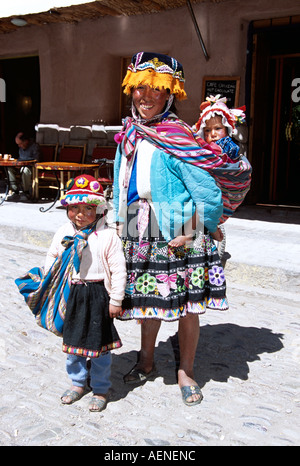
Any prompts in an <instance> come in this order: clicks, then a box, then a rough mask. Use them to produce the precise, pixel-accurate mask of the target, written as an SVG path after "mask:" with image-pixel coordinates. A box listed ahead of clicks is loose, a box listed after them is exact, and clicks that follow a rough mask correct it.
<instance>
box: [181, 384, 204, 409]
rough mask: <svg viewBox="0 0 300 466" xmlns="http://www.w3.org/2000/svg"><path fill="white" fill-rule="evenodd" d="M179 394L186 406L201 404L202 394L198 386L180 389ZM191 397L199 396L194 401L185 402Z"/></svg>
mask: <svg viewBox="0 0 300 466" xmlns="http://www.w3.org/2000/svg"><path fill="white" fill-rule="evenodd" d="M181 394H182V399H183V402H184V404H185V405H187V406H194V405H198V404H199V403H201V401H202V399H203V395H202V392H201V390H200V387H198V385H190V386H189V385H188V386H186V387H182V388H181ZM193 395H200V396H199V398H198V399H197V400H196V401H187V399H188V398H190V397H191V396H193Z"/></svg>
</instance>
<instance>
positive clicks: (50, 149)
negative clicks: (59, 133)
mask: <svg viewBox="0 0 300 466" xmlns="http://www.w3.org/2000/svg"><path fill="white" fill-rule="evenodd" d="M39 147H40V149H41V151H40V160H39V162H55V161H56V158H57V152H58V143H57V144H39Z"/></svg>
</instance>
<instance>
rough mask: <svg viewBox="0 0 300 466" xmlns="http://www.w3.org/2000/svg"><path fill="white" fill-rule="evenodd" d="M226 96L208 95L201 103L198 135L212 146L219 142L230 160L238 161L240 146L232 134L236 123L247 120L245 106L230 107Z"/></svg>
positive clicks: (197, 126)
mask: <svg viewBox="0 0 300 466" xmlns="http://www.w3.org/2000/svg"><path fill="white" fill-rule="evenodd" d="M226 102H227V99H226V97H223V98H221V96H220V95H219V94H218V95H216V96H212V95H211V96H210V97H207V98H206V100H205V102H202V104H201V105H200V111H201V113H200V117H199V120H198V121H197V123H196V124H195V127H194V129H195V130H196V133H197V136H200V137H201V138H202V139H204V140H205V142H207V143H208V144H211V145H212V147H213V145H214V144H217V145H218V146H219V147H220V148H221V150H222V153H223V154H227V156H228V158H229V160H228V162H237V161H238V160H239V158H240V154H239V151H240V148H239V146H238V145H237V144H236V143H235V142H234V141H233V139H232V135H233V133H234V131H235V129H236V124H237V123H239V124H242V123H244V122H245V118H246V117H245V113H244V110H245V107H241V108H234V109H230V108H228V107H227V105H226Z"/></svg>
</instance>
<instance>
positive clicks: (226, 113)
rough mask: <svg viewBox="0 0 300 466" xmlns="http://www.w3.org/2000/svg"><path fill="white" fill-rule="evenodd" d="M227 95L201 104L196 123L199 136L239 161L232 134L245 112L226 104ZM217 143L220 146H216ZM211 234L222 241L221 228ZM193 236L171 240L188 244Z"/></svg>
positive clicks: (173, 244) (174, 245) (175, 244)
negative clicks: (230, 107)
mask: <svg viewBox="0 0 300 466" xmlns="http://www.w3.org/2000/svg"><path fill="white" fill-rule="evenodd" d="M226 102H227V99H226V97H223V98H221V96H220V95H216V96H210V97H207V98H206V101H205V102H202V104H201V105H200V110H201V113H200V118H199V120H198V121H197V123H196V124H195V127H194V129H195V130H196V133H197V136H200V137H201V138H202V139H204V141H205V142H207V143H208V144H209V145H211V148H212V149H213V150H214V152H215V153H218V155H220V154H226V155H227V162H231V163H234V162H237V161H238V160H239V158H240V155H239V150H240V148H239V146H238V145H237V144H236V143H235V142H234V141H233V139H232V134H233V131H234V130H235V127H236V123H237V122H238V123H244V121H245V113H244V107H242V108H237V109H229V108H228V107H227V105H226ZM214 144H217V145H218V147H217V148H216V147H214ZM211 236H212V237H213V239H214V240H216V241H219V242H220V241H222V239H223V233H222V231H221V230H220V228H218V229H217V231H215V232H214V233H211ZM191 238H192V236H191V235H189V234H186V235H182V236H177V237H176V238H174V239H173V240H171V241H170V242H169V245H170V246H172V247H179V246H183V245H184V244H186V243H187V242H188V241H190V240H191Z"/></svg>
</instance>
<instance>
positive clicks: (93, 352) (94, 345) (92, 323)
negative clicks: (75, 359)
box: [63, 281, 122, 358]
mask: <svg viewBox="0 0 300 466" xmlns="http://www.w3.org/2000/svg"><path fill="white" fill-rule="evenodd" d="M121 346H122V343H121V340H120V338H119V335H118V332H117V330H116V328H115V326H114V323H113V319H112V318H111V317H110V316H109V296H108V293H107V291H106V289H105V287H104V282H103V281H97V282H93V281H90V282H89V281H86V282H79V284H72V286H71V290H70V295H69V298H68V301H67V307H66V314H65V321H64V327H63V351H64V352H65V353H69V354H76V355H78V356H85V357H90V358H96V357H98V356H99V355H100V354H101V353H102V352H105V351H109V350H112V349H115V348H120V347H121Z"/></svg>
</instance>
